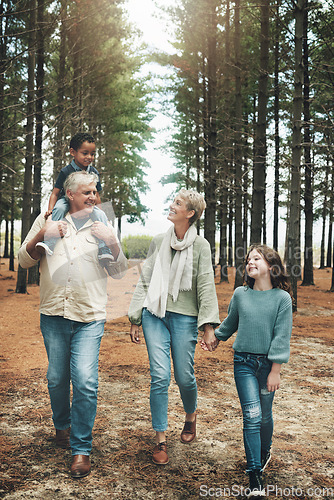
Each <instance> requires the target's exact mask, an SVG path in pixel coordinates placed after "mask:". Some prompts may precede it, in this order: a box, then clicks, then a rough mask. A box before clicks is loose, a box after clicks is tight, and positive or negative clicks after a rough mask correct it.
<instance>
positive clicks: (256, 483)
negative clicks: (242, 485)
mask: <svg viewBox="0 0 334 500" xmlns="http://www.w3.org/2000/svg"><path fill="white" fill-rule="evenodd" d="M248 474H249V491H248V493H246V496H247V498H251V497H265V496H266V492H265V490H264V488H263V482H262V472H261V470H250V471H249V472H248Z"/></svg>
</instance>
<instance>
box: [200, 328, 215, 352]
mask: <svg viewBox="0 0 334 500" xmlns="http://www.w3.org/2000/svg"><path fill="white" fill-rule="evenodd" d="M218 344H219V340H218V339H217V337H216V336H215V331H214V329H213V327H212V326H211V325H209V324H207V325H204V335H203V338H202V340H201V343H200V345H201V348H202V349H203V351H210V352H212V351H214V350H215V349H216V347H217V346H218Z"/></svg>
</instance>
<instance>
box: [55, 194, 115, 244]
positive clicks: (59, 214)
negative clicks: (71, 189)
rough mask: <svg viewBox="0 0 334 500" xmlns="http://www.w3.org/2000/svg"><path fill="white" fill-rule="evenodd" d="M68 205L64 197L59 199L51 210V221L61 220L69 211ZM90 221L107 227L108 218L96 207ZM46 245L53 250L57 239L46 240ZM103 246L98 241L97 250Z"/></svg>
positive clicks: (102, 242)
mask: <svg viewBox="0 0 334 500" xmlns="http://www.w3.org/2000/svg"><path fill="white" fill-rule="evenodd" d="M69 208H70V204H69V202H68V200H67V199H66V198H65V197H62V198H59V200H57V203H56V204H55V206H54V208H53V210H52V220H62V219H63V218H64V217H65V215H66V214H67V212H68V211H69ZM91 218H92V220H94V221H100V222H103V224H104V225H106V226H107V225H108V218H107V216H106V214H105V213H104V212H103V210H101V209H100V208H98V207H94V210H93V212H92V215H91ZM46 243H47V245H48V247H49V248H51V250H53V248H54V246H55V244H56V243H57V238H49V239H48V240H47V242H46ZM104 246H105V243H104V241H102V240H99V248H102V247H104Z"/></svg>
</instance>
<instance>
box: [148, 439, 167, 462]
mask: <svg viewBox="0 0 334 500" xmlns="http://www.w3.org/2000/svg"><path fill="white" fill-rule="evenodd" d="M152 460H153V462H154V463H155V464H157V465H166V464H168V462H169V459H168V455H167V443H166V441H163V442H162V443H159V444H157V445H156V446H155V447H154V450H153V456H152Z"/></svg>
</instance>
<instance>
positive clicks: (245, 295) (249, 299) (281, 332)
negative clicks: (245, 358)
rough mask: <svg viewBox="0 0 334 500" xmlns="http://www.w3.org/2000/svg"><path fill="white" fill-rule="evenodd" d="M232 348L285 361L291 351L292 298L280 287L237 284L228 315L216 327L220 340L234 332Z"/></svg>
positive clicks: (277, 361)
mask: <svg viewBox="0 0 334 500" xmlns="http://www.w3.org/2000/svg"><path fill="white" fill-rule="evenodd" d="M237 330H238V333H237V337H236V339H235V342H234V344H233V349H234V350H235V351H238V352H249V353H254V354H265V355H267V356H268V359H269V360H270V361H272V362H273V363H279V364H281V363H286V362H287V361H288V360H289V355H290V338H291V331H292V301H291V297H290V295H289V293H288V292H285V291H284V290H281V289H280V288H272V289H271V290H265V291H257V290H253V289H252V288H249V287H248V286H240V287H238V288H236V290H235V291H234V294H233V296H232V299H231V302H230V305H229V307H228V316H227V318H226V319H225V320H224V321H223V322H222V324H221V325H220V326H219V327H218V328H217V329H216V330H215V335H216V337H217V338H218V339H219V340H227V339H228V338H230V337H231V335H232V334H233V333H234V332H236V331H237Z"/></svg>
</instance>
